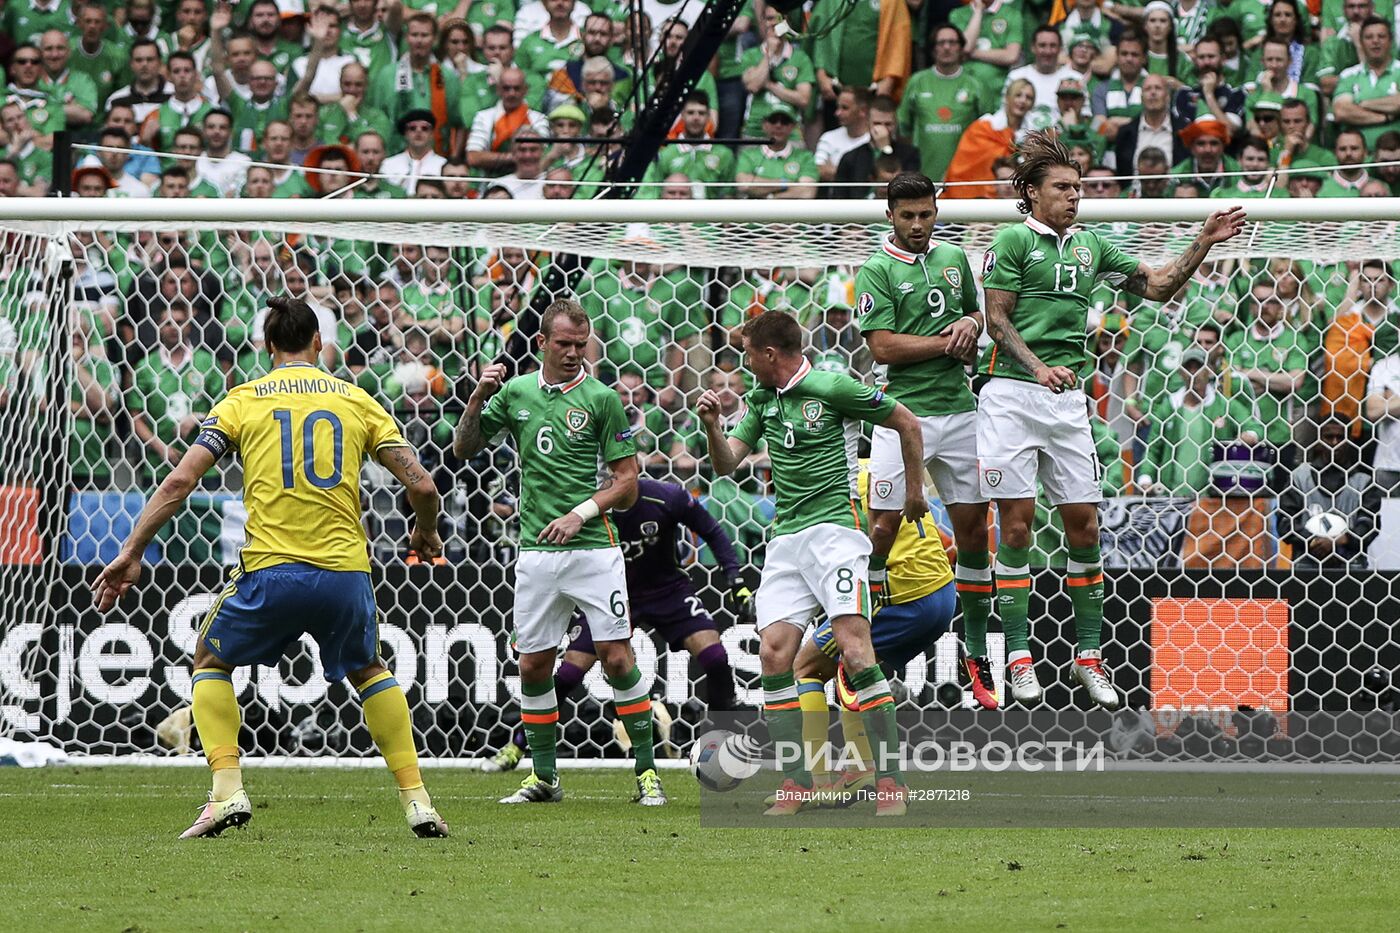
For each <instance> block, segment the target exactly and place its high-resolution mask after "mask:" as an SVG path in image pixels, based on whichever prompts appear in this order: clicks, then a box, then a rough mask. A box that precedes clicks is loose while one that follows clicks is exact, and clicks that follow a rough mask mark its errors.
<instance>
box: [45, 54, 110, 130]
mask: <svg viewBox="0 0 1400 933" xmlns="http://www.w3.org/2000/svg"><path fill="white" fill-rule="evenodd" d="M39 54H40V56H41V57H42V58H43V62H44V78H45V80H47V81H48V83H49V85H50V93H49V98H50V100H52V101H53V102H54V103H56V104H59V105H61V106H62V107H63V117H64V119H65V120H66V121H67V124H68V125H67V128H68V129H78V128H81V127H85V126H87V125H89V124H90V123H92V119H93V117H94V116H96V114H97V107H98V102H99V98H98V96H97V85H96V84H94V83H93V81H92V79H91V78H89V77H88V76H87V75H85V74H83V73H82V72H81V71H74V70H73V69H71V68H70V67H68V57H69V49H68V35H67V33H65V32H63V31H62V30H59V29H50V30H48V31H46V32H45V33H44V34H43V35H42V36H40V37H39Z"/></svg>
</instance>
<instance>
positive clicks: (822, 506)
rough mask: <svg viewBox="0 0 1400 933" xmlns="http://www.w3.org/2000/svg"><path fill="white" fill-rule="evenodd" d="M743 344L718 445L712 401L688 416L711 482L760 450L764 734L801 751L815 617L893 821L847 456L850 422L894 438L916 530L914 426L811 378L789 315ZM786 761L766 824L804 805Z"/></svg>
mask: <svg viewBox="0 0 1400 933" xmlns="http://www.w3.org/2000/svg"><path fill="white" fill-rule="evenodd" d="M743 339H744V355H745V361H746V364H747V366H748V370H749V372H751V373H752V374H753V376H754V379H755V380H756V381H757V383H758V385H757V387H756V388H754V389H753V390H752V391H750V392H749V393H748V394H747V395H746V396H745V397H744V402H745V405H746V407H747V410H746V411H745V413H744V416H743V418H742V419H741V420H740V421H739V423H738V424H737V425H735V426H734V428H733V429H732V431H731V432H730V433H729V435H728V436H726V435H725V433H724V429H723V428H722V427H721V425H720V417H721V410H720V399H719V396H718V395H717V394H716V393H715V392H713V391H707V392H705V393H704V394H702V395H701V396H700V399H699V401H698V402H697V404H696V411H697V412H698V414H699V416H700V419H701V421H702V422H704V425H705V436H706V440H707V442H708V445H709V453H710V461H711V463H712V465H713V466H714V471H715V473H716V475H719V476H727V475H729V474H730V473H732V472H734V469H735V467H736V466H738V464H739V462H740V461H741V460H743V459H744V457H745V456H747V455H748V453H749V451H751V450H753V448H754V447H755V446H756V445H757V444H758V442H759V440H766V441H767V442H768V455H769V458H770V460H771V461H772V466H773V487H774V489H775V491H776V493H777V510H778V511H777V517H776V519H775V521H774V523H773V530H772V534H771V537H770V540H769V542H768V552H767V557H766V560H765V561H764V566H763V576H762V579H761V581H760V583H759V587H758V595H757V597H756V598H755V611H756V617H757V618H756V624H757V628H758V635H759V658H760V662H761V664H762V669H763V676H762V681H763V710H764V717H765V719H766V720H767V722H768V728H769V732H770V734H771V735H772V737H773V739H774V740H775V741H777V742H779V743H783V744H785V745H787V746H789V747H792V746H797V747H800V746H801V742H802V712H801V709H800V707H799V702H798V698H797V683H796V681H795V679H794V677H793V672H792V664H793V660H794V659H795V658H796V656H797V651H798V648H799V647H801V644H802V633H803V632H804V631H805V630H806V627H807V623H808V622H809V621H811V620H812V618H813V617H814V616H815V615H816V614H817V613H819V612H825V613H826V616H827V618H829V619H830V620H831V628H832V632H833V637H834V638H835V641H836V644H837V647H838V648H839V649H840V650H841V656H842V658H843V660H844V662H845V665H846V671H847V673H848V675H849V677H848V679H849V681H850V684H851V687H852V688H853V689H854V690H855V691H856V693H857V695H858V696H859V698H860V705H861V710H862V712H861V716H862V719H863V720H864V722H865V726H866V730H867V732H868V733H869V734H870V736H871V738H872V740H873V742H872V744H873V751H874V754H875V761H876V766H877V768H876V770H877V774H878V780H877V782H876V785H877V788H878V789H879V790H880V791H881V802H882V806H883V809H877V811H876V812H877V814H878V813H890V814H894V813H897V812H903V809H904V805H905V804H904V795H903V792H902V790H903V785H902V784H901V782H900V775H899V760H898V759H899V754H900V750H899V743H898V737H897V734H896V733H897V729H896V725H895V715H894V698H893V697H892V696H891V695H890V686H889V683H888V682H887V681H886V680H885V675H884V673H883V672H882V671H881V670H880V666H879V665H878V664H876V663H875V651H874V649H873V648H872V647H871V644H870V594H869V586H868V584H867V582H866V574H867V572H868V570H869V567H868V561H869V558H870V539H869V538H867V537H866V536H865V531H864V525H865V523H864V521H863V520H862V517H861V516H862V512H863V510H862V509H861V508H860V507H859V504H858V502H857V494H856V478H857V464H856V459H855V448H856V442H857V441H858V440H859V432H860V425H859V422H861V421H865V422H869V423H871V424H882V425H885V426H886V427H890V428H893V429H894V430H896V431H897V432H899V437H900V442H901V450H902V452H903V456H904V464H905V469H906V472H905V477H906V486H907V488H906V490H905V499H904V516H905V517H906V518H908V519H910V520H911V521H913V520H916V519H919V518H921V517H922V516H923V515H925V514H927V512H928V503H927V502H926V501H925V500H924V483H923V441H922V438H921V436H920V433H919V422H918V419H916V418H915V417H914V415H913V414H912V413H911V412H910V411H909V409H907V408H905V407H904V406H903V405H901V404H899V403H898V402H896V401H895V400H894V399H892V398H889V397H887V396H886V395H885V394H884V393H883V392H879V391H877V390H875V389H872V388H871V387H869V386H866V385H862V384H861V383H859V382H857V381H856V380H855V379H852V378H851V377H850V376H848V375H845V374H843V373H830V372H816V371H814V370H813V369H812V364H811V363H809V362H808V361H807V359H806V358H805V357H803V355H802V344H803V333H802V327H801V325H799V324H798V323H797V321H796V319H794V318H793V317H792V316H791V315H788V314H784V313H782V312H781V311H765V312H763V313H762V314H760V315H758V316H757V317H754V318H752V319H751V320H750V321H749V322H748V323H747V324H745V325H744V331H743ZM778 623H781V624H778ZM791 757H792V758H795V760H792V761H789V763H788V764H787V765H786V767H785V768H784V777H785V780H784V781H783V786H782V789H781V790H780V791H779V794H778V798H777V801H776V802H775V803H774V804H773V806H772V807H771V808H769V810H768V811H767V813H768V814H769V815H773V816H782V815H789V814H793V813H796V812H797V811H798V810H800V809H801V808H802V806H803V805H804V804H805V803H806V802H807V801H808V800H810V799H811V797H812V776H811V773H810V772H808V770H807V768H806V766H805V763H804V762H803V760H802V756H801V755H797V756H791Z"/></svg>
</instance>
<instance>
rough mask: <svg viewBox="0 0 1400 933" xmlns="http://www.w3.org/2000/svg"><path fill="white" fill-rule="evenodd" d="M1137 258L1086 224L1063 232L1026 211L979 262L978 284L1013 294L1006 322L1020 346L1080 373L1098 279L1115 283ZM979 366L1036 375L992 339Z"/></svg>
mask: <svg viewBox="0 0 1400 933" xmlns="http://www.w3.org/2000/svg"><path fill="white" fill-rule="evenodd" d="M1137 268H1138V261H1137V260H1136V259H1134V258H1133V257H1131V256H1129V255H1128V254H1127V253H1125V252H1123V251H1122V250H1120V249H1119V248H1118V247H1116V246H1114V245H1113V244H1112V243H1110V242H1108V241H1107V240H1105V239H1104V238H1103V237H1101V236H1099V235H1098V234H1097V233H1094V232H1092V231H1089V230H1084V229H1082V228H1080V227H1071V228H1070V230H1069V232H1068V233H1067V234H1066V235H1065V236H1064V237H1062V238H1061V237H1057V236H1056V235H1055V231H1053V230H1051V229H1050V228H1049V227H1047V226H1045V225H1044V224H1042V223H1041V222H1040V221H1038V220H1036V219H1035V218H1034V217H1027V218H1026V222H1025V223H1023V224H1015V225H1013V226H1009V227H1003V228H1002V229H1001V230H1000V231H999V232H998V233H997V235H996V238H995V239H993V240H992V245H991V247H990V248H989V249H988V250H987V255H986V256H985V257H984V259H983V262H982V287H983V288H984V289H993V288H995V289H1000V290H1001V291H1007V292H1012V293H1014V294H1015V295H1017V299H1016V307H1015V310H1013V311H1012V312H1011V323H1012V326H1014V327H1015V328H1016V331H1017V332H1018V333H1019V334H1020V335H1021V339H1023V340H1024V341H1025V342H1026V346H1027V347H1029V348H1030V351H1031V352H1032V353H1034V354H1035V355H1036V357H1037V358H1038V359H1039V360H1040V361H1041V362H1042V363H1044V364H1045V365H1046V366H1065V367H1068V368H1069V369H1071V370H1073V371H1074V372H1075V373H1076V374H1077V375H1083V373H1084V372H1085V370H1086V369H1087V368H1088V366H1089V364H1090V360H1091V356H1090V353H1089V348H1088V337H1089V333H1088V332H1089V304H1090V299H1091V298H1092V296H1093V293H1094V286H1095V285H1096V284H1097V283H1098V282H1099V281H1100V280H1102V281H1105V282H1107V283H1108V284H1109V285H1113V286H1119V285H1122V284H1123V281H1124V280H1125V279H1127V277H1128V276H1129V275H1131V274H1133V273H1134V272H1136V271H1137ZM978 372H979V373H981V374H982V375H983V376H1006V377H1008V378H1011V379H1021V380H1024V381H1026V382H1034V381H1035V377H1034V376H1033V375H1031V374H1030V373H1029V372H1027V371H1026V369H1025V367H1023V366H1022V365H1021V364H1020V363H1018V362H1016V361H1015V360H1013V359H1011V358H1010V357H1009V356H1007V355H1006V354H1005V353H1003V352H1002V351H1001V348H1000V347H998V346H997V345H996V344H995V343H993V344H992V345H991V346H990V347H988V348H987V349H986V351H984V352H983V354H982V362H981V365H980V366H979V367H978Z"/></svg>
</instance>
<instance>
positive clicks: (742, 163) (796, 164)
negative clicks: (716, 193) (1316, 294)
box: [734, 105, 820, 200]
mask: <svg viewBox="0 0 1400 933" xmlns="http://www.w3.org/2000/svg"><path fill="white" fill-rule="evenodd" d="M796 123H797V117H796V115H794V114H793V112H792V111H791V110H789V109H788V108H787V107H786V106H785V105H779V106H777V107H774V108H772V109H771V110H770V111H769V112H768V115H767V116H766V117H764V119H763V135H764V136H766V137H767V138H768V142H766V143H764V144H763V145H761V146H750V147H748V148H746V149H745V150H744V151H743V152H741V153H740V154H739V165H738V167H737V169H736V171H735V175H734V180H735V181H736V182H737V186H738V190H739V194H740V195H741V196H742V197H746V198H774V199H778V200H791V199H799V200H800V199H803V198H815V197H816V196H817V185H816V182H817V179H818V178H819V177H820V175H819V173H818V171H817V162H816V159H814V158H813V157H812V154H811V153H810V152H808V151H807V150H806V149H799V148H797V144H796V143H794V142H792V139H791V136H792V128H793V126H794V125H795V124H796ZM780 141H781V142H782V145H776V144H777V143H778V142H780Z"/></svg>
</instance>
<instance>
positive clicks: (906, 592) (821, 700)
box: [793, 461, 957, 816]
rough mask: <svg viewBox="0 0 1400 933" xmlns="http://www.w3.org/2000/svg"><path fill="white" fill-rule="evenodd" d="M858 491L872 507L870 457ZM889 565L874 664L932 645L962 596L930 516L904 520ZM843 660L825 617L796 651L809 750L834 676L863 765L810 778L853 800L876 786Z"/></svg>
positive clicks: (897, 662) (823, 725)
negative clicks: (824, 777)
mask: <svg viewBox="0 0 1400 933" xmlns="http://www.w3.org/2000/svg"><path fill="white" fill-rule="evenodd" d="M858 488H859V492H860V498H861V501H862V502H864V503H866V504H867V507H868V505H869V502H870V471H869V465H868V461H861V468H860V479H859V487H858ZM886 568H887V570H888V576H887V578H886V580H887V586H888V590H889V602H888V603H887V604H884V605H881V606H879V607H877V608H876V610H875V615H874V616H873V617H872V618H871V620H870V641H871V644H872V645H873V646H874V648H875V658H876V660H877V661H879V662H881V663H883V664H888V665H890V666H892V667H896V668H898V667H903V666H904V665H905V664H908V663H909V662H910V661H911V660H912V659H914V658H915V657H917V656H918V655H920V654H923V653H924V652H925V651H927V650H929V649H931V648H932V647H933V643H934V642H935V641H937V640H938V638H939V636H941V635H942V634H943V633H944V632H947V631H949V630H951V629H952V627H953V616H954V615H955V614H956V613H957V593H956V589H955V586H954V584H953V569H952V567H951V566H950V565H949V563H948V552H947V551H946V550H944V547H943V539H942V537H941V536H940V535H939V534H938V529H937V528H935V527H934V525H933V523H932V522H930V521H928V520H921V521H919V522H911V521H909V520H907V519H905V520H904V521H901V522H900V524H899V530H898V531H897V532H896V534H895V539H894V544H893V545H892V546H891V547H890V555H889V560H888V562H887V563H886ZM840 659H841V652H840V649H839V648H837V646H836V639H835V637H833V635H832V631H831V621H830V620H829V619H828V620H826V621H823V622H822V624H821V625H819V626H817V628H816V630H815V631H814V632H813V633H812V634H811V635H809V636H808V638H807V640H806V642H805V643H804V644H803V645H802V648H801V649H800V650H799V651H798V653H797V660H796V661H795V662H794V664H793V672H794V673H795V674H796V675H797V699H798V702H799V703H800V705H801V707H802V721H803V730H802V731H803V740H804V741H805V742H806V743H807V744H808V745H809V746H810V747H811V748H812V749H815V748H818V747H820V745H821V743H822V742H823V741H825V739H826V729H827V706H826V682H827V681H829V680H831V679H832V678H833V677H835V678H836V695H837V698H838V699H839V700H840V702H841V706H842V710H843V712H842V716H841V728H842V732H843V733H844V735H845V737H846V742H847V744H848V745H852V746H854V747H855V748H856V749H857V750H858V751H859V752H860V754H861V757H862V759H863V760H864V762H865V763H866V767H864V768H860V769H854V770H848V771H847V772H846V773H845V774H844V775H840V776H837V777H834V778H829V779H828V780H827V781H825V782H822V781H821V778H820V776H819V775H818V774H816V773H815V772H814V774H813V777H814V779H816V780H817V782H818V783H817V786H816V788H815V789H816V790H817V791H818V797H817V799H818V801H822V800H827V799H830V800H836V801H839V802H840V803H842V804H849V803H852V802H854V800H855V791H856V790H858V789H860V788H862V787H865V786H867V785H873V784H874V778H875V771H874V770H873V766H871V765H870V762H872V761H873V758H872V757H871V756H870V753H869V746H868V744H866V742H865V739H864V733H865V729H864V727H863V726H862V724H861V719H860V717H859V716H858V715H854V714H855V713H858V712H859V711H860V704H859V699H858V697H857V695H856V691H854V690H852V689H851V686H850V684H848V683H847V682H846V678H845V672H844V670H843V669H842V668H841V666H840ZM823 791H825V792H826V795H823V794H822V792H823ZM833 791H834V792H836V794H835V795H832V793H831V792H833ZM902 813H903V806H902V805H896V806H895V807H893V808H891V807H890V806H889V805H886V806H884V807H882V808H881V809H880V810H877V815H879V816H887V815H888V816H896V815H900V814H902Z"/></svg>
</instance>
